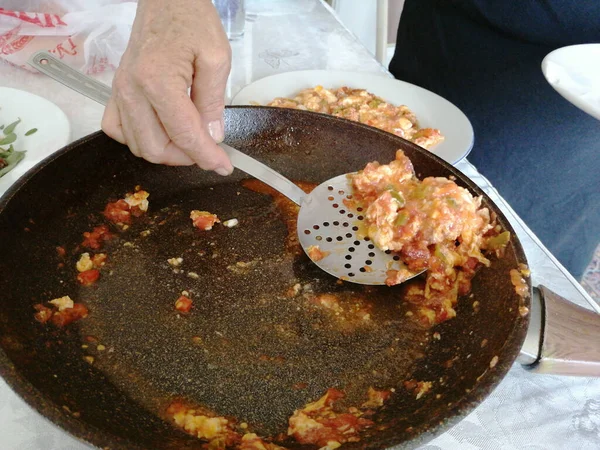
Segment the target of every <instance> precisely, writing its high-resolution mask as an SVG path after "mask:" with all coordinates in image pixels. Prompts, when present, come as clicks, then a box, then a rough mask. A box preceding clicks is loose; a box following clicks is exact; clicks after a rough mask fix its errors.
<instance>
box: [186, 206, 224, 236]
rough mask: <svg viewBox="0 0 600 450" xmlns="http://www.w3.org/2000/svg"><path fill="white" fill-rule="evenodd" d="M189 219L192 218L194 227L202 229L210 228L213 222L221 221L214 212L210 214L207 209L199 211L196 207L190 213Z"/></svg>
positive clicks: (207, 229)
mask: <svg viewBox="0 0 600 450" xmlns="http://www.w3.org/2000/svg"><path fill="white" fill-rule="evenodd" d="M190 219H192V223H193V224H194V227H196V228H198V229H199V230H202V231H209V230H212V227H213V226H214V225H215V223H219V222H221V221H220V220H219V218H218V217H217V216H216V214H211V213H209V212H208V211H199V210H197V209H195V210H193V211H192V212H191V213H190Z"/></svg>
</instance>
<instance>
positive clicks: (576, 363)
mask: <svg viewBox="0 0 600 450" xmlns="http://www.w3.org/2000/svg"><path fill="white" fill-rule="evenodd" d="M533 297H534V298H533V299H532V306H533V307H534V308H535V304H536V303H537V304H539V305H540V306H541V333H540V335H539V352H538V356H537V359H536V360H535V361H534V362H533V363H530V364H527V363H525V361H523V360H522V359H521V362H522V363H524V367H525V368H527V369H530V370H531V371H532V372H536V373H543V374H554V375H574V376H587V377H590V376H600V314H598V313H596V312H594V311H591V310H588V309H585V308H582V307H581V306H579V305H576V304H575V303H573V302H570V301H568V300H566V299H564V298H563V297H561V296H560V295H558V294H556V293H554V292H552V291H551V290H550V289H548V288H547V287H545V286H542V285H540V286H539V287H536V288H534V289H533ZM531 326H533V327H536V326H539V323H538V324H536V323H535V322H532V323H531Z"/></svg>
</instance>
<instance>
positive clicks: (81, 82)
mask: <svg viewBox="0 0 600 450" xmlns="http://www.w3.org/2000/svg"><path fill="white" fill-rule="evenodd" d="M28 63H29V65H30V66H32V67H33V68H35V69H37V70H39V71H40V72H42V73H43V74H45V75H48V76H49V77H50V78H52V79H54V80H55V81H58V82H59V83H62V84H64V85H65V86H66V87H68V88H70V89H73V90H74V91H77V92H79V93H80V94H82V95H85V96H86V97H88V98H91V99H92V100H95V101H97V102H98V103H100V104H101V105H104V106H106V104H107V103H108V100H109V99H110V96H111V92H112V90H111V88H110V87H109V86H107V85H105V84H103V83H100V82H98V81H96V80H94V79H93V78H91V77H88V76H87V75H85V74H83V73H81V72H79V71H78V70H75V69H73V68H72V67H70V66H68V65H67V64H65V63H63V62H62V61H61V60H60V59H58V58H56V57H54V56H53V55H51V54H50V53H48V52H46V51H39V52H36V53H34V54H33V56H32V57H31V58H30V59H29V61H28ZM221 148H222V149H223V150H225V153H227V155H228V156H229V158H230V160H231V164H233V166H234V167H236V168H238V169H240V170H242V171H244V172H246V173H247V174H248V175H251V176H253V177H254V178H258V179H259V180H260V181H262V182H264V183H266V184H268V185H269V186H271V187H272V188H273V189H276V190H277V191H279V192H281V193H282V194H283V195H285V196H286V197H287V198H289V199H290V200H291V201H293V202H294V203H296V204H297V205H300V204H301V202H302V199H303V198H304V197H305V196H306V194H305V192H304V191H303V190H302V189H300V188H299V187H298V186H296V185H295V184H294V183H292V182H291V181H290V180H288V179H287V178H285V177H284V176H283V175H281V174H280V173H278V172H276V171H274V170H273V169H271V168H270V167H268V166H266V165H264V164H263V163H261V162H259V161H257V160H256V159H254V158H252V157H250V156H248V155H246V154H244V153H242V152H240V151H239V150H236V149H234V148H232V147H230V146H228V145H226V144H221Z"/></svg>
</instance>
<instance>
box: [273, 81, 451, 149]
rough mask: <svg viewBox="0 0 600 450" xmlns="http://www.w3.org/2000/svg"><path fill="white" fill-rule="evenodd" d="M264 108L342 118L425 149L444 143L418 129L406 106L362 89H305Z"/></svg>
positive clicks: (440, 137)
mask: <svg viewBox="0 0 600 450" xmlns="http://www.w3.org/2000/svg"><path fill="white" fill-rule="evenodd" d="M267 106H277V107H281V108H292V109H304V110H309V111H315V112H320V113H325V114H331V115H333V116H337V117H343V118H344V119H349V120H353V121H355V122H361V123H364V124H366V125H370V126H373V127H376V128H379V129H381V130H384V131H387V132H388V133H393V134H395V135H396V136H400V137H402V138H404V139H407V140H409V141H412V142H414V143H415V144H417V145H420V146H421V147H423V148H426V149H431V148H432V147H433V146H434V145H436V144H439V143H440V142H442V141H443V140H444V136H443V135H442V134H441V133H440V131H439V130H436V129H433V128H419V123H418V121H417V117H416V116H415V114H414V113H413V112H412V111H411V110H410V109H409V108H408V107H407V106H405V105H401V106H394V105H392V104H390V103H387V102H386V101H385V100H384V99H382V98H380V97H377V96H376V95H374V94H372V93H370V92H367V91H366V90H365V89H352V88H349V87H340V88H338V89H325V88H324V87H323V86H316V87H314V88H309V89H304V90H303V91H301V92H299V93H298V94H297V95H296V96H295V97H294V98H293V99H291V98H283V97H278V98H276V99H274V100H273V101H271V102H270V103H269V104H268V105H267Z"/></svg>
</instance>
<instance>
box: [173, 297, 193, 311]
mask: <svg viewBox="0 0 600 450" xmlns="http://www.w3.org/2000/svg"><path fill="white" fill-rule="evenodd" d="M192 304H193V302H192V299H191V298H188V297H186V296H185V295H182V296H181V297H179V298H178V299H177V301H176V302H175V309H176V310H177V311H180V312H183V313H188V312H190V310H191V309H192Z"/></svg>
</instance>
